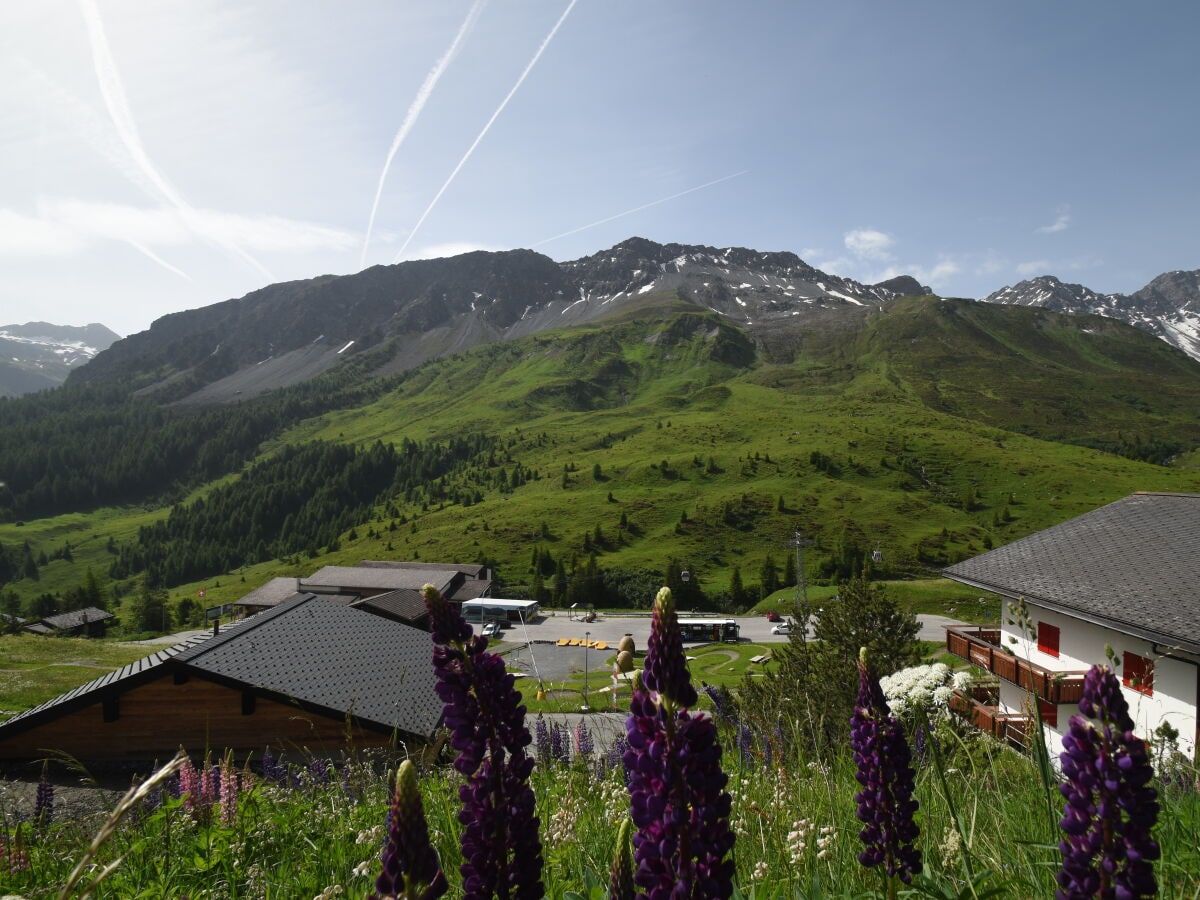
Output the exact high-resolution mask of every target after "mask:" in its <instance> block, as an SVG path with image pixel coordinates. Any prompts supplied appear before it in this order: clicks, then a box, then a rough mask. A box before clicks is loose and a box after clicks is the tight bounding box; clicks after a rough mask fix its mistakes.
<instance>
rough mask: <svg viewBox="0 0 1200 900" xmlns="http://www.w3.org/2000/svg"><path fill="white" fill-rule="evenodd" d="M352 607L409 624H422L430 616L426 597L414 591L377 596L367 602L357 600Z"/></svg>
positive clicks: (390, 592)
mask: <svg viewBox="0 0 1200 900" xmlns="http://www.w3.org/2000/svg"><path fill="white" fill-rule="evenodd" d="M351 606H353V607H354V609H361V610H363V611H365V612H370V613H374V614H375V615H383V616H387V617H389V618H394V619H404V620H405V621H407V622H420V621H421V620H422V619H424V618H426V617H427V616H428V615H429V610H428V608H427V607H426V606H425V597H424V595H423V594H422V593H421V592H420V591H412V590H402V591H388V592H387V593H386V594H375V595H374V596H373V597H367V598H366V599H365V600H356V601H355V602H354V603H352V604H351Z"/></svg>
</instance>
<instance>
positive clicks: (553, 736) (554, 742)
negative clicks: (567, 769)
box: [550, 722, 571, 763]
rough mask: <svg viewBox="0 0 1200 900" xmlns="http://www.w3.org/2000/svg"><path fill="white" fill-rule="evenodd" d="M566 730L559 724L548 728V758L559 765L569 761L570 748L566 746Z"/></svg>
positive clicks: (556, 723)
mask: <svg viewBox="0 0 1200 900" xmlns="http://www.w3.org/2000/svg"><path fill="white" fill-rule="evenodd" d="M568 742H569V741H568V738H567V729H566V727H565V726H564V725H562V724H561V723H560V722H555V723H554V724H552V725H551V726H550V758H551V759H553V760H555V761H556V762H560V763H567V762H570V760H571V748H570V747H569V746H567V745H568Z"/></svg>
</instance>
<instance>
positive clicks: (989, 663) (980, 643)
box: [946, 627, 1087, 703]
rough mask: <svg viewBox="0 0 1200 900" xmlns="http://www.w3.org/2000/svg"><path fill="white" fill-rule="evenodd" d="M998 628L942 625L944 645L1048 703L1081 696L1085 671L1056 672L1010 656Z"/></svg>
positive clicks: (1070, 701) (959, 655)
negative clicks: (944, 634) (943, 628)
mask: <svg viewBox="0 0 1200 900" xmlns="http://www.w3.org/2000/svg"><path fill="white" fill-rule="evenodd" d="M1000 640H1001V632H1000V630H999V629H998V628H977V627H955V628H947V629H946V649H947V650H948V651H950V652H951V653H953V654H954V655H955V656H958V657H961V658H962V659H965V660H966V661H967V662H970V663H974V664H975V665H977V666H979V667H980V668H983V669H987V671H989V672H991V673H992V674H993V675H996V676H998V677H1000V678H1003V679H1004V680H1005V681H1011V682H1012V683H1013V684H1017V685H1020V686H1021V687H1023V688H1024V689H1025V690H1027V691H1033V692H1034V693H1036V694H1037V695H1038V696H1039V697H1041V698H1042V699H1043V700H1046V701H1048V702H1050V703H1078V702H1079V698H1080V697H1082V696H1083V677H1084V675H1086V674H1087V673H1086V672H1082V671H1078V672H1056V671H1054V670H1053V669H1047V668H1045V667H1043V666H1038V665H1034V664H1033V663H1031V662H1029V661H1028V660H1025V659H1021V658H1020V657H1019V656H1014V655H1013V654H1011V653H1009V652H1008V651H1007V650H1005V649H1004V647H1003V645H1002V644H1001V643H1000Z"/></svg>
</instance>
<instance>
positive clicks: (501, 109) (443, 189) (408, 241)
mask: <svg viewBox="0 0 1200 900" xmlns="http://www.w3.org/2000/svg"><path fill="white" fill-rule="evenodd" d="M577 2H578V0H571V2H570V3H569V4H567V8H566V9H565V10H563V14H562V15H561V16H559V17H558V21H557V22H555V23H554V27H553V28H551V29H550V33H549V34H548V35H546V39H545V40H544V41H542V44H541V46H540V47H538V48H537V52H536V53H534V54H533V59H531V60H530V61H529V65H527V66H526V67H525V70H524V71H523V72H522V73H521V77H520V78H518V79H517V83H516V84H514V85H513V86H512V89H511V90H510V91H509V92H508V95H507V96H506V97H505V98H504V99H503V100H502V101H501V102H500V105H499V106H498V107H496V111H495V112H494V113H492V117H491V118H490V119H488V120H487V124H486V125H484V126H483V130H482V131H481V132H479V137H477V138H475V142H474V143H473V144H471V146H470V147H468V148H467V152H466V153H465V154H464V155H463V158H462V159H460V160H459V161H458V165H457V166H455V167H454V171H453V172H451V173H450V177H449V178H447V179H446V183H445V184H443V185H442V187H441V190H439V191H438V192H437V194H436V195H435V196H434V198H433V200H432V201H430V203H429V205H428V206H427V207H425V212H423V213H421V218H419V219H417V224H416V225H414V226H413V229H412V231H410V232H409V233H408V237H407V238H406V239H405V241H404V244H403V246H401V247H400V249H399V250H398V251H396V257H395V259H393V260H392V262H400V257H402V256H403V255H404V251H405V250H407V249H408V245H409V244H411V243H412V239H413V238H414V237H416V235H417V232H418V231H419V230H420V229H421V226H422V225H423V224H424V223H425V220H426V219H427V218H429V214H430V213H431V212H433V208H434V207H435V206H437V203H438V201H439V200H441V199H442V194H444V193H446V188H448V187H450V185H451V183H452V182H453V181H454V179H455V178H456V177H457V176H458V173H459V170H460V169H462V167H463V166H465V165H466V164H467V160H468V159H470V158H471V154H472V153H474V152H475V148H476V147H478V146H479V142H480V141H482V140H483V138H484V135H486V134H487V133H488V129H490V128H491V127H492V123H493V122H495V121H496V119H498V118H499V117H500V113H502V112H504V107H506V106H508V101H509V100H511V99H512V98H513V94H515V93H516V92H517V90H518V89H519V88H520V87H521V85H522V84H523V83H524V82H525V78H526V77H527V76H528V75H529V73H530V71H531V70H532V69H533V67H534V66H535V65H537V61H538V60H539V59H541V58H542V54H543V53H545V52H546V47H548V46H549V45H550V41H552V40H553V39H554V35H556V34H557V33H558V29H559V28H561V27H562V23H563V22H565V21H566V20H567V16H568V15H570V13H571V10H573V9H574V8H575V4H576V3H577Z"/></svg>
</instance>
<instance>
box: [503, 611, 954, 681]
mask: <svg viewBox="0 0 1200 900" xmlns="http://www.w3.org/2000/svg"><path fill="white" fill-rule="evenodd" d="M684 617H687V618H691V617H693V614H692V613H690V612H687V611H684V612H682V613H681V615H680V618H684ZM713 618H714V619H721V618H731V619H733V620H734V621H735V622H737V623H738V625H739V627H740V635H741V637H740V643H752V644H771V643H783V642H785V641H787V640H788V637H787V636H786V635H780V634H772V633H771V628H772V626H773V625H774V624H775V623H772V622H768V621H767V618H766V617H765V616H728V617H720V616H714V617H713ZM917 619H918V621H919V622H920V625H921V630H920V632H919V633H918V635H917V636H918V637H919V638H920V639H921V640H923V641H942V640H945V636H946V635H945V630H944V629H945V626H947V625H961V624H962V623H961V622H958V621H957V620H955V619H950V618H947V617H945V616H933V615H922V616H918V617H917ZM627 634H628V635H630V636H631V637H632V638H633V642H634V646H635V647H636V648H637V649H638V650H639V651H642V650H645V649H646V640H647V639H648V638H649V637H650V615H649V613H645V614H642V615H599V616H597V618H596V620H595V621H593V622H585V621H583V620H582V619H578V618H575V617H569V616H568V615H567V614H566V613H565V612H562V613H558V614H554V613H551V614H550V615H542V616H541V617H539V618H538V619H537V620H536V621H534V622H529V623H527V624H525V625H519V624H518V625H510V626H509V627H508V628H505V629H504V631H503V633H502V635H501V638H500V640H499V642H497V641H495V640H492V641H490V644H491V646H492V647H493V648H497V649H499V650H500V651H501V652H503V653H505V655H506V656H507V657H508V660H509V663H510V665H511V666H513V667H518V668H521V669H524V670H526V671H528V672H529V673H530V674H531V675H532V674H533V671H534V667H536V671H537V672H538V673H539V674H540V675H541V677H542V678H543V679H545V680H549V681H557V680H562V679H563V678H566V677H568V676H570V675H571V674H572V673H582V672H583V669H584V664H585V660H586V664H587V667H588V669H589V671H595V670H596V669H597V668H600V667H601V666H603V664H604V660H605V659H607V658H608V657H610V656H611V655H612V654H613V653H615V652H616V648H617V644H618V643H619V642H620V640H621V638H623V637H624V636H625V635H627ZM810 636H811V635H810ZM562 638H567V639H570V638H578V639H579V640H580V641H583V640H589V641H596V642H603V643H604V644H605V645H606V646H605V648H604V649H588V650H586V651H585V649H584V647H583V646H574V647H559V646H558V645H557V642H558V641H559V640H560V639H562ZM527 644H531V645H532V646H526V645H527ZM685 646H686V645H685Z"/></svg>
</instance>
